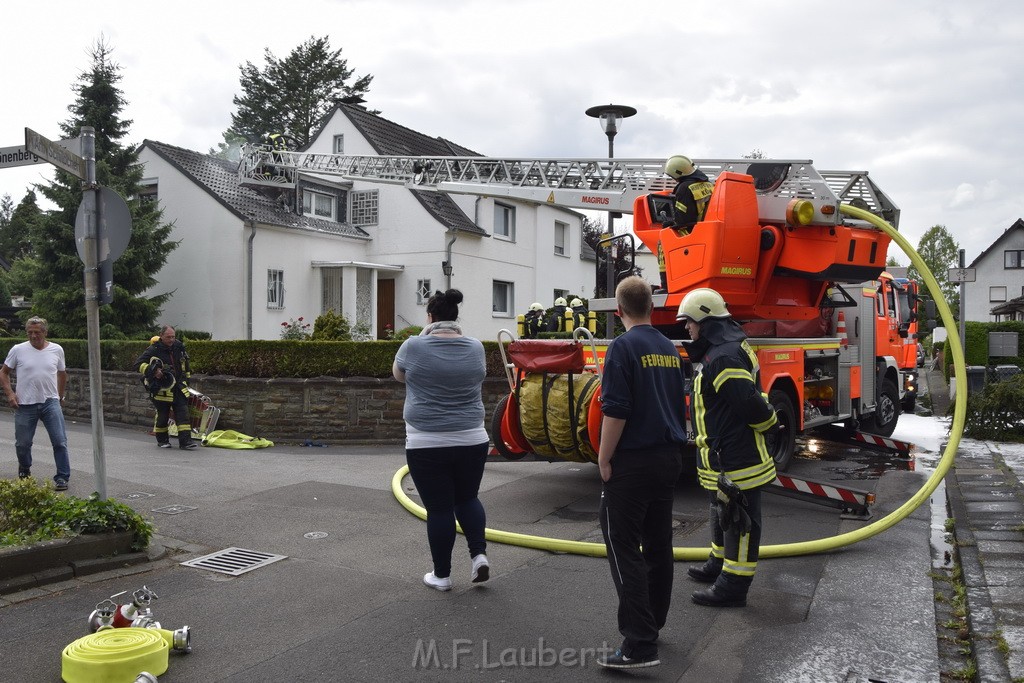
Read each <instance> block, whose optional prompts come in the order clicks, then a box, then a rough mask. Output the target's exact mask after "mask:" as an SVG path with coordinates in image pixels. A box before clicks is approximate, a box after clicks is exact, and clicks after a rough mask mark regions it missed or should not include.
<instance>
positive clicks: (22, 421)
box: [14, 398, 71, 481]
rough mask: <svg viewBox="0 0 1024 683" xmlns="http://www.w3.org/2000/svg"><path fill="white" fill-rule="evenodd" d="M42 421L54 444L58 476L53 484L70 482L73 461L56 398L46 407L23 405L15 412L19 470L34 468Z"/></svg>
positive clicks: (35, 404)
mask: <svg viewBox="0 0 1024 683" xmlns="http://www.w3.org/2000/svg"><path fill="white" fill-rule="evenodd" d="M40 420H42V421H43V426H44V427H46V433H47V434H49V435H50V443H51V444H53V462H54V463H55V464H56V465H57V474H55V475H54V477H53V480H54V481H56V480H58V479H63V480H64V481H67V480H68V479H70V478H71V461H70V460H69V459H68V437H67V433H66V432H65V431H64V413H63V412H62V411H61V409H60V399H57V398H49V399H46V401H45V402H44V403H29V404H27V405H26V404H24V403H23V404H21V405H19V406H18V409H17V410H16V411H15V412H14V450H15V452H16V453H17V454H18V467H19V468H21V469H23V470H27V469H29V468H30V467H32V439H33V438H34V437H35V435H36V425H38V424H39V421H40Z"/></svg>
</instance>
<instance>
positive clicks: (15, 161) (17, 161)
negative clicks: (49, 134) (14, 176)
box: [0, 138, 82, 168]
mask: <svg viewBox="0 0 1024 683" xmlns="http://www.w3.org/2000/svg"><path fill="white" fill-rule="evenodd" d="M57 144H58V145H60V146H61V147H64V148H65V149H67V150H69V151H71V152H72V153H73V154H76V155H78V156H81V155H82V141H81V139H80V138H70V139H68V140H57ZM48 163H50V162H49V161H47V160H46V159H43V158H42V157H40V156H39V155H37V154H33V153H32V152H30V151H28V150H27V149H26V148H25V145H16V146H14V147H0V168H13V167H15V166H31V165H32V164H48Z"/></svg>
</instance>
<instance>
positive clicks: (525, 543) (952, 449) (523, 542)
mask: <svg viewBox="0 0 1024 683" xmlns="http://www.w3.org/2000/svg"><path fill="white" fill-rule="evenodd" d="M839 210H840V211H841V212H842V213H844V214H846V215H848V216H852V217H853V218H858V219H861V220H864V221H867V222H869V223H871V224H872V225H874V226H875V227H877V228H878V229H879V230H881V231H882V232H884V233H886V234H887V235H889V237H890V238H892V240H893V241H894V242H895V243H896V244H898V245H899V246H900V248H901V249H903V253H905V254H907V255H908V256H909V257H910V262H911V263H912V264H914V267H915V268H916V269H917V271H918V272H919V273H920V274H921V277H922V278H923V279H924V282H925V284H926V285H927V286H928V291H929V292H930V293H931V295H932V298H933V299H934V300H935V303H936V305H937V307H938V310H939V316H940V317H941V318H942V323H943V324H944V325H945V326H946V329H948V330H953V329H956V321H955V320H954V319H953V314H952V312H951V311H950V310H949V305H948V304H947V303H946V300H945V299H944V298H943V297H942V290H941V289H939V284H938V282H936V280H935V276H934V275H932V273H931V271H930V270H929V269H928V265H927V264H926V263H925V262H924V260H923V259H922V258H921V256H920V255H919V254H918V253H917V251H915V250H914V248H913V247H912V246H911V245H910V243H909V242H907V240H906V239H905V238H904V237H903V236H902V235H900V234H899V233H898V232H897V231H896V229H895V228H893V227H892V226H891V225H889V223H888V222H886V221H884V220H882V219H881V218H879V217H878V216H876V215H874V214H873V213H871V212H869V211H864V210H862V209H858V208H856V207H853V206H849V205H846V204H842V205H840V207H839ZM946 348H947V349H949V350H950V351H951V352H952V355H953V367H954V370H955V372H956V380H955V381H956V398H955V400H954V410H953V424H952V427H951V429H950V434H949V442H948V443H947V444H946V450H945V451H943V453H942V457H941V458H940V459H939V463H938V465H937V466H936V468H935V471H934V472H932V475H931V476H930V477H929V478H928V479H927V481H925V482H924V485H923V486H922V487H921V488H920V490H918V491H917V493H915V494H914V495H913V496H911V497H910V499H909V500H907V502H905V503H904V504H903V505H901V506H900V507H898V508H897V509H895V510H893V511H892V512H891V513H889V514H888V515H886V516H885V517H882V518H881V519H879V520H877V521H875V522H873V523H871V524H868V525H867V526H864V527H861V528H860V529H856V530H855V531H849V532H847V533H844V534H838V535H836V536H827V537H825V538H819V539H816V540H812V541H800V542H797V543H783V544H780V545H765V546H761V549H760V557H761V558H768V557H793V556H795V555H811V554H814V553H823V552H827V551H830V550H835V549H837V548H842V547H844V546H848V545H853V544H854V543H858V542H860V541H863V540H865V539H868V538H871V537H872V536H876V535H878V534H880V533H882V532H883V531H885V530H886V529H889V528H890V527H893V526H895V525H896V524H897V523H898V522H900V521H902V520H903V519H904V518H905V517H907V516H908V515H909V514H910V513H911V512H913V511H914V510H916V509H917V508H918V507H919V506H920V505H921V504H922V503H924V502H925V501H926V500H928V498H929V496H931V494H932V493H933V492H934V491H935V489H936V488H938V485H939V482H941V481H942V479H943V478H944V477H945V476H946V473H947V472H949V468H950V467H952V466H953V459H954V458H955V457H956V450H957V447H958V446H959V445H960V437H961V435H962V434H963V430H964V420H965V417H966V414H967V379H966V378H967V369H966V366H965V363H964V352H963V348H962V347H961V346H960V339H959V337H957V336H956V335H952V334H951V335H949V337H948V338H947V342H946ZM408 473H409V466H408V465H403V466H402V467H401V468H400V469H399V470H398V471H397V472H395V474H394V476H393V477H392V478H391V491H392V493H393V494H394V496H395V498H397V499H398V502H399V503H400V504H401V505H402V507H404V508H405V509H406V510H408V511H409V512H411V513H412V514H414V515H416V516H417V517H419V518H420V519H423V520H425V519H426V518H427V511H426V510H425V509H423V507H422V506H420V505H418V504H417V503H415V502H414V501H413V500H412V499H411V498H409V496H407V495H406V494H405V491H403V490H402V479H403V478H404V477H405V475H406V474H408ZM456 528H457V529H458V530H459V532H460V533H461V531H462V528H461V527H459V526H458V525H456ZM485 536H486V538H487V540H489V541H494V542H495V543H505V544H508V545H517V546H521V547H523V548H535V549H537V550H547V551H551V552H560V553H572V554H575V555H590V556H592V557H605V556H606V550H605V546H604V544H603V543H590V542H584V541H566V540H562V539H557V538H546V537H543V536H530V535H528V534H517V533H513V532H509V531H499V530H496V529H487V530H486V533H485ZM707 556H708V547H707V546H703V547H700V548H675V549H674V550H673V557H675V559H676V560H684V561H689V562H697V561H700V560H703V559H705V558H707Z"/></svg>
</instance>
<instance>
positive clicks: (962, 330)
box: [958, 249, 967, 349]
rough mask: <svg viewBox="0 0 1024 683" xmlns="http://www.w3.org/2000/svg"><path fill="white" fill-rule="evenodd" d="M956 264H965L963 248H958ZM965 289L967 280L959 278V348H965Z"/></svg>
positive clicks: (961, 265)
mask: <svg viewBox="0 0 1024 683" xmlns="http://www.w3.org/2000/svg"><path fill="white" fill-rule="evenodd" d="M958 265H959V266H960V267H961V268H963V267H964V266H965V265H966V264H965V259H964V250H963V249H961V250H960V262H959V263H958ZM966 290H967V280H966V278H965V279H962V280H960V348H961V349H966V348H967V347H966V346H965V345H964V343H965V342H966V341H967V321H966V317H965V314H966V312H967V301H966V299H965V296H966V294H967V292H966Z"/></svg>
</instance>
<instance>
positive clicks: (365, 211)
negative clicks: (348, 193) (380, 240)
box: [352, 190, 380, 225]
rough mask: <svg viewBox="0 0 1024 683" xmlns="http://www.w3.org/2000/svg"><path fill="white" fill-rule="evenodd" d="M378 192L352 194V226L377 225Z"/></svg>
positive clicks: (364, 191)
mask: <svg viewBox="0 0 1024 683" xmlns="http://www.w3.org/2000/svg"><path fill="white" fill-rule="evenodd" d="M379 194H380V193H379V191H378V190H360V191H358V192H352V225H377V220H378V211H377V206H378V196H379Z"/></svg>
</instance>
